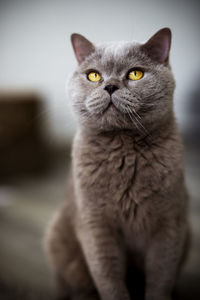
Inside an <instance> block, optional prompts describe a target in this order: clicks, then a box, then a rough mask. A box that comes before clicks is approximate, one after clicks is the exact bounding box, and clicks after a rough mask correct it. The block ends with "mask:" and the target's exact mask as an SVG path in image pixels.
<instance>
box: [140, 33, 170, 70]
mask: <svg viewBox="0 0 200 300" xmlns="http://www.w3.org/2000/svg"><path fill="white" fill-rule="evenodd" d="M170 46H171V30H170V29H169V28H163V29H161V30H159V31H158V32H156V33H155V34H154V35H153V36H152V37H151V38H150V39H149V40H148V41H147V42H146V43H145V44H144V45H142V48H143V49H144V50H145V51H146V53H147V54H148V55H149V56H150V57H151V58H152V59H153V60H155V61H157V62H159V63H163V64H167V63H168V59H169V51H170Z"/></svg>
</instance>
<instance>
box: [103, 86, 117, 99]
mask: <svg viewBox="0 0 200 300" xmlns="http://www.w3.org/2000/svg"><path fill="white" fill-rule="evenodd" d="M118 89H119V88H118V86H116V85H112V84H109V85H106V86H105V88H104V90H106V91H107V92H108V94H109V95H110V96H111V95H112V94H113V93H114V92H115V91H116V90H118Z"/></svg>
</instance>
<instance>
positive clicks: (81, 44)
mask: <svg viewBox="0 0 200 300" xmlns="http://www.w3.org/2000/svg"><path fill="white" fill-rule="evenodd" d="M71 42H72V46H73V49H74V53H75V56H76V58H77V61H78V63H79V64H81V63H82V62H83V61H84V60H85V58H86V57H87V56H88V55H90V54H91V53H92V52H94V51H95V47H94V45H93V44H92V43H91V42H90V41H88V40H87V39H86V38H85V37H84V36H82V35H81V34H78V33H73V34H72V35H71Z"/></svg>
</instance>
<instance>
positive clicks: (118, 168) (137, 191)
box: [76, 136, 165, 215]
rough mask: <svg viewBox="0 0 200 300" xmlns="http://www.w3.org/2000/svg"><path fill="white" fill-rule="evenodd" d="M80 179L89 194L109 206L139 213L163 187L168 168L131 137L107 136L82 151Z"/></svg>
mask: <svg viewBox="0 0 200 300" xmlns="http://www.w3.org/2000/svg"><path fill="white" fill-rule="evenodd" d="M76 159H77V161H76V172H77V178H78V180H79V182H80V185H81V187H82V189H83V190H84V191H85V193H86V194H88V195H90V196H91V197H92V196H93V197H95V198H96V199H101V200H102V201H104V202H105V203H106V206H108V207H109V206H111V207H113V206H114V205H115V206H116V207H120V209H121V211H123V213H124V214H127V215H128V214H130V212H131V213H135V212H136V210H137V205H138V204H139V203H141V202H142V201H143V200H144V199H145V198H147V197H149V196H151V194H152V193H153V192H155V191H157V190H158V189H159V186H160V184H161V181H162V179H163V177H164V173H165V169H164V168H163V166H162V164H160V163H159V162H158V161H159V159H158V158H157V159H155V157H154V154H153V153H152V152H151V151H150V150H148V149H142V147H141V148H139V147H136V145H135V143H134V141H133V139H131V138H130V137H126V138H122V137H120V136H118V137H115V138H113V139H105V140H104V141H103V143H102V144H99V143H95V142H93V144H91V145H90V147H85V148H83V149H82V151H79V155H78V156H77V157H76Z"/></svg>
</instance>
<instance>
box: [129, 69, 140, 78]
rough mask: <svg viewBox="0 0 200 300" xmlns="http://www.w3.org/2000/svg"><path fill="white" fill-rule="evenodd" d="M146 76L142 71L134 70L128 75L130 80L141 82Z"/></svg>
mask: <svg viewBox="0 0 200 300" xmlns="http://www.w3.org/2000/svg"><path fill="white" fill-rule="evenodd" d="M143 76H144V73H143V72H142V71H141V70H133V71H131V72H130V73H129V74H128V79H130V80H139V79H141V78H142V77H143Z"/></svg>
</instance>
